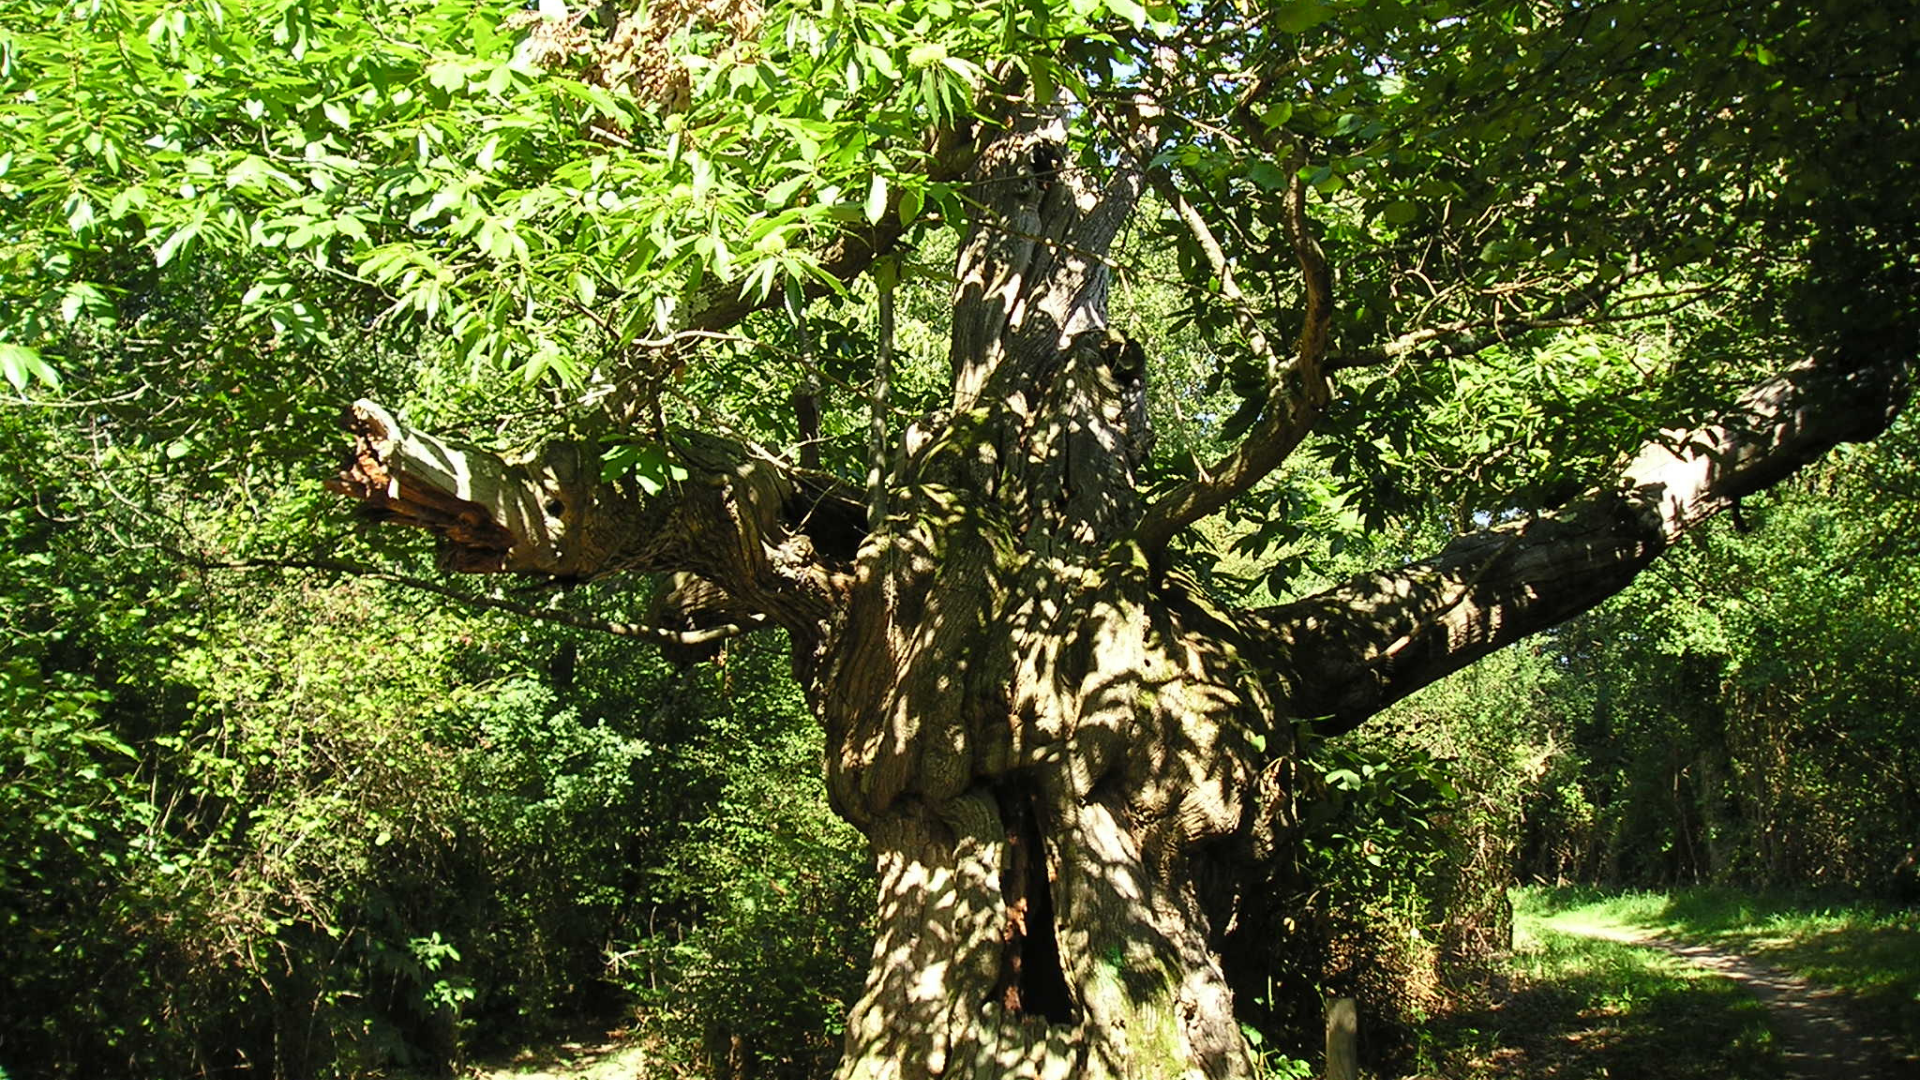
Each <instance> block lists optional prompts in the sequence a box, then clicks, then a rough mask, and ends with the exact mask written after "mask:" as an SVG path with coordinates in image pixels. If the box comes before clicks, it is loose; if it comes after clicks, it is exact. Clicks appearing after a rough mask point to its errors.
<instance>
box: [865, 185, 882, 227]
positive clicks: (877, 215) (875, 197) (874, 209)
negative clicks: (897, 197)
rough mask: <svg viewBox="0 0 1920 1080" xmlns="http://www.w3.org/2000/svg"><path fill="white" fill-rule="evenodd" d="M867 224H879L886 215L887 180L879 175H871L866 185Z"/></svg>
mask: <svg viewBox="0 0 1920 1080" xmlns="http://www.w3.org/2000/svg"><path fill="white" fill-rule="evenodd" d="M866 212H867V223H868V224H870V225H878V224H880V219H881V218H882V217H884V216H886V213H887V178H886V177H885V176H882V175H881V174H879V173H874V174H873V180H872V182H871V183H869V184H868V185H867V205H866Z"/></svg>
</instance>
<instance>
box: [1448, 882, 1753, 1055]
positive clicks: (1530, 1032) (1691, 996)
mask: <svg viewBox="0 0 1920 1080" xmlns="http://www.w3.org/2000/svg"><path fill="white" fill-rule="evenodd" d="M1520 899H1522V900H1524V898H1520ZM1558 914H1560V913H1559V912H1547V911H1543V910H1541V908H1540V907H1539V905H1537V904H1532V903H1530V902H1527V903H1517V904H1516V914H1515V923H1516V932H1515V942H1514V955H1513V958H1512V960H1511V961H1510V964H1509V967H1508V969H1507V971H1505V972H1503V973H1501V976H1500V977H1499V979H1498V982H1499V983H1500V985H1498V986H1496V987H1495V990H1494V992H1493V993H1490V994H1489V995H1488V996H1487V998H1486V1000H1485V1001H1483V1002H1481V1003H1479V1004H1477V1005H1475V1006H1471V1007H1468V1008H1464V1009H1459V1010H1456V1011H1454V1012H1452V1013H1451V1014H1449V1015H1447V1016H1444V1017H1442V1018H1440V1019H1438V1020H1436V1021H1434V1022H1433V1023H1432V1024H1431V1025H1430V1026H1429V1028H1428V1030H1427V1032H1426V1037H1427V1038H1426V1045H1425V1046H1424V1047H1423V1048H1422V1052H1421V1054H1420V1057H1421V1058H1422V1061H1421V1066H1422V1070H1423V1072H1424V1073H1425V1074H1426V1075H1431V1076H1440V1077H1447V1078H1449V1080H1483V1078H1486V1080H1490V1078H1492V1077H1539V1078H1542V1080H1601V1078H1604V1077H1636V1078H1642V1080H1763V1078H1766V1080H1771V1078H1772V1077H1774V1076H1776V1075H1778V1072H1779V1061H1778V1053H1777V1050H1776V1048H1775V1047H1774V1045H1773V1040H1772V1037H1771V1035H1770V1034H1769V1032H1768V1028H1767V1023H1766V1013H1765V1010H1764V1009H1763V1008H1762V1007H1761V1006H1760V1005H1759V1003H1758V1002H1756V1001H1754V1000H1753V999H1752V998H1751V997H1749V996H1748V995H1747V994H1745V993H1744V992H1742V991H1741V990H1740V989H1739V988H1738V987H1736V986H1735V985H1733V984H1732V983H1730V982H1728V981H1727V980H1725V979H1721V978H1718V977H1715V976H1712V975H1708V974H1706V973H1704V972H1702V971H1700V970H1699V969H1697V968H1694V967H1692V966H1690V965H1687V964H1685V963H1683V962H1681V961H1679V960H1676V959H1674V958H1672V957H1669V956H1667V955H1666V954H1664V953H1660V952H1657V951H1654V950H1651V949H1645V948H1640V947H1636V946H1633V945H1628V944H1623V943H1619V942H1613V941H1606V940H1600V939H1595V938H1590V937H1584V936H1581V935H1579V934H1578V933H1576V932H1574V931H1573V930H1571V929H1567V928H1559V927H1556V926H1555V925H1554V924H1553V919H1554V917H1555V916H1557V915H1558ZM1594 917H1595V918H1598V916H1594Z"/></svg>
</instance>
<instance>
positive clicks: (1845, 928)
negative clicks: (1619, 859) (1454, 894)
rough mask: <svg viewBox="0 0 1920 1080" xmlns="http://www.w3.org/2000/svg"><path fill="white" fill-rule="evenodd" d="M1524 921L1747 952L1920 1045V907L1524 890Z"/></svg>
mask: <svg viewBox="0 0 1920 1080" xmlns="http://www.w3.org/2000/svg"><path fill="white" fill-rule="evenodd" d="M1514 913H1515V919H1516V922H1520V921H1522V920H1525V921H1528V922H1530V923H1537V924H1540V925H1544V926H1547V927H1553V926H1556V925H1557V926H1560V927H1563V928H1569V927H1575V926H1582V925H1585V926H1600V927H1608V926H1611V927H1619V928H1629V929H1636V930H1640V931H1644V932H1647V933H1652V934H1656V935H1659V936H1662V937H1671V938H1677V939H1679V940H1682V941H1690V942H1697V943H1699V944H1703V945H1711V946H1714V947H1715V948H1718V949H1721V950H1724V951H1726V952H1734V953H1741V954H1743V955H1746V956H1750V957H1753V958H1754V959H1755V960H1758V961H1760V962H1761V963H1763V964H1767V965H1769V966H1771V967H1776V968H1779V969H1781V970H1783V971H1790V972H1793V973H1794V974H1796V975H1799V976H1801V977H1802V978H1804V979H1806V980H1807V981H1809V982H1811V983H1814V984H1815V985H1819V986H1830V987H1833V988H1835V989H1838V990H1840V991H1842V992H1844V993H1845V994H1847V995H1848V996H1849V997H1850V998H1851V999H1852V1002H1853V1005H1854V1006H1855V1012H1856V1013H1857V1014H1858V1015H1859V1016H1860V1018H1861V1020H1862V1022H1863V1023H1865V1024H1868V1025H1870V1026H1872V1027H1874V1028H1876V1029H1879V1030H1881V1031H1885V1032H1887V1033H1889V1034H1891V1035H1893V1036H1894V1038H1895V1039H1896V1040H1898V1042H1899V1043H1900V1049H1901V1050H1902V1051H1903V1052H1904V1053H1906V1054H1908V1055H1913V1054H1916V1053H1920V910H1916V909H1914V908H1904V909H1902V908H1892V907H1887V906H1883V905H1876V904H1871V903H1864V902H1861V901H1835V900H1833V899H1831V898H1821V897H1818V896H1814V895H1810V894H1794V893H1762V894H1755V893H1747V892H1739V891H1735V890H1732V889H1717V888H1699V889H1687V890H1683V891H1680V892H1674V893H1635V892H1630V893H1602V892H1598V891H1596V890H1591V889H1521V890H1517V891H1516V892H1515V893H1514Z"/></svg>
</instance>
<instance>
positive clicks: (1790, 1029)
mask: <svg viewBox="0 0 1920 1080" xmlns="http://www.w3.org/2000/svg"><path fill="white" fill-rule="evenodd" d="M1552 926H1553V928H1554V929H1556V930H1561V931H1564V932H1568V933H1575V934H1582V935H1585V936H1587V937H1595V938H1603V939H1605V940H1607V941H1617V942H1621V943H1624V944H1628V945H1638V946H1641V947H1643V948H1649V949H1660V950H1662V951H1664V952H1668V953H1671V954H1673V955H1674V956H1678V957H1680V958H1681V959H1683V960H1686V961H1688V962H1689V963H1692V964H1694V965H1696V966H1698V967H1702V968H1705V969H1706V970H1708V971H1711V972H1713V973H1715V974H1716V975H1723V976H1725V977H1726V978H1729V979H1732V980H1733V981H1734V982H1736V983H1738V984H1740V985H1741V986H1742V987H1745V988H1746V990H1747V991H1748V992H1749V993H1751V994H1753V996H1754V997H1756V998H1758V999H1759V1000H1760V1003H1761V1004H1763V1005H1765V1006H1766V1007H1767V1012H1768V1015H1769V1016H1770V1017H1771V1019H1772V1027H1773V1032H1774V1034H1775V1036H1777V1037H1778V1038H1779V1040H1780V1064H1781V1069H1782V1071H1781V1073H1780V1078H1781V1080H1908V1078H1909V1076H1910V1074H1908V1073H1905V1072H1895V1071H1894V1070H1895V1069H1896V1067H1897V1068H1901V1069H1905V1068H1908V1066H1906V1065H1900V1066H1896V1065H1895V1054H1894V1050H1893V1045H1892V1043H1891V1042H1890V1041H1889V1040H1887V1039H1886V1038H1884V1037H1882V1036H1876V1035H1868V1034H1864V1033H1862V1032H1861V1031H1860V1030H1859V1028H1858V1027H1856V1026H1855V1025H1854V1023H1853V1021H1852V1020H1851V1019H1849V1018H1848V1016H1847V1012H1846V1007H1845V1001H1844V999H1843V998H1842V997H1841V995H1840V994H1839V993H1837V992H1836V991H1833V990H1830V989H1826V988H1823V987H1817V986H1814V985H1813V984H1811V983H1809V982H1807V981H1806V980H1805V979H1802V978H1800V977H1799V976H1798V975H1790V974H1788V973H1786V972H1784V971H1781V970H1779V969H1777V968H1771V967H1768V966H1767V965H1765V964H1762V963H1759V962H1758V961H1756V960H1753V959H1751V958H1749V957H1745V956H1740V955H1738V954H1735V953H1728V952H1722V951H1720V950H1718V949H1714V948H1712V947H1710V946H1706V945H1689V944H1687V943H1685V942H1680V941H1673V940H1670V939H1667V938H1660V937H1654V936H1652V935H1650V934H1645V933H1640V932H1636V931H1633V930H1627V929H1622V928H1618V927H1607V926H1591V925H1582V926H1572V925H1566V924H1560V923H1555V924H1552Z"/></svg>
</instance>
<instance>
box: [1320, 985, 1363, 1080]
mask: <svg viewBox="0 0 1920 1080" xmlns="http://www.w3.org/2000/svg"><path fill="white" fill-rule="evenodd" d="M1359 1043H1360V1010H1359V1008H1358V1006H1356V1005H1355V1004H1354V1001H1353V999H1352V998H1345V997H1343V998H1331V999H1329V1000H1328V1001H1327V1080H1360V1048H1359Z"/></svg>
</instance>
